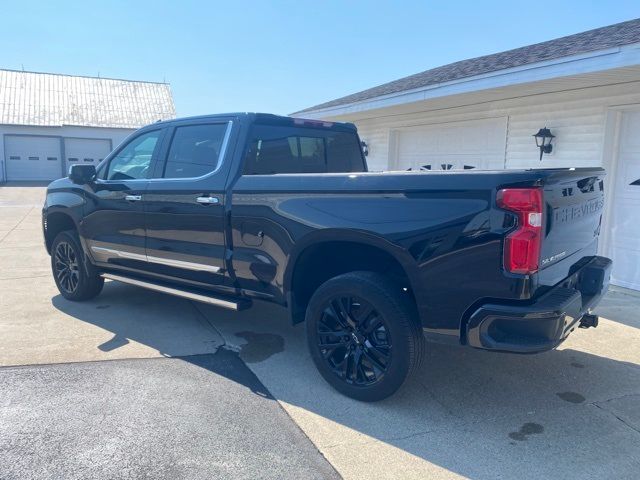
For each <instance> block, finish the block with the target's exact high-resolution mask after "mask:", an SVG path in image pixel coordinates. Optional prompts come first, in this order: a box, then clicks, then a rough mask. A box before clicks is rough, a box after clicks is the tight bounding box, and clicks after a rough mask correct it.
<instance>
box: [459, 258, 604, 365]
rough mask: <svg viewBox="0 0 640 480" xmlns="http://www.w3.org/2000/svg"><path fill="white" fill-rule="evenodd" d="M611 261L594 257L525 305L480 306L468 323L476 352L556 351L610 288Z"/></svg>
mask: <svg viewBox="0 0 640 480" xmlns="http://www.w3.org/2000/svg"><path fill="white" fill-rule="evenodd" d="M610 273H611V260H609V259H608V258H605V257H594V258H593V259H592V260H591V261H590V262H589V263H587V264H586V265H585V266H584V267H582V268H581V269H580V270H578V271H577V272H575V273H574V274H572V275H571V276H569V277H568V278H567V279H566V280H564V281H563V282H562V283H561V284H559V285H557V286H556V287H554V288H553V289H552V290H551V291H549V292H547V293H546V294H544V295H542V296H541V297H540V298H539V299H537V300H536V301H535V303H532V304H527V305H518V304H508V305H507V304H498V303H495V304H494V303H490V304H486V305H482V306H481V307H480V308H478V309H477V310H476V311H475V312H474V313H473V314H472V315H471V317H470V319H469V322H468V323H467V332H466V334H467V343H468V344H469V345H471V346H472V347H475V348H482V349H485V350H497V351H503V352H514V353H536V352H543V351H545V350H550V349H552V348H555V347H557V346H558V345H559V344H560V343H561V342H562V341H563V340H564V339H565V338H566V337H567V336H568V335H569V333H571V332H572V331H573V330H574V329H575V328H576V327H577V326H578V324H579V322H580V319H581V318H582V316H583V315H585V314H586V313H588V311H589V310H590V309H591V308H593V307H595V306H596V305H597V304H598V302H599V301H600V298H602V296H603V295H604V294H605V293H606V291H607V289H608V287H609V277H610Z"/></svg>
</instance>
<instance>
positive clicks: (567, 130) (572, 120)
mask: <svg viewBox="0 0 640 480" xmlns="http://www.w3.org/2000/svg"><path fill="white" fill-rule="evenodd" d="M631 104H638V108H640V82H633V83H627V84H624V85H622V86H620V85H617V86H603V87H594V88H587V89H581V90H572V91H568V92H560V93H547V94H540V95H532V96H528V97H522V98H514V99H509V100H501V101H494V102H489V103H481V104H475V105H469V106H464V107H456V108H450V109H440V110H438V111H428V110H426V109H425V111H421V112H417V113H409V114H394V112H393V109H387V110H383V111H378V112H375V113H373V112H372V113H371V116H372V118H354V117H350V116H345V117H334V118H333V119H335V120H343V121H352V122H354V123H355V124H356V125H357V127H358V131H359V133H360V136H361V137H362V139H363V140H365V141H366V142H367V144H368V146H369V157H368V158H367V161H368V163H369V167H370V169H371V170H387V169H390V168H392V167H393V158H390V154H389V153H390V139H392V138H393V137H394V135H393V132H394V131H395V130H400V129H402V128H405V127H410V126H416V125H438V124H441V125H442V124H447V123H449V122H462V121H467V120H475V119H483V118H500V117H506V120H507V122H506V124H507V127H506V133H505V149H504V166H505V167H506V168H523V167H524V168H531V167H578V166H598V165H604V166H605V167H607V166H608V164H607V160H608V159H605V158H604V147H605V130H606V125H607V118H608V113H609V112H610V110H611V108H612V107H617V106H621V105H631ZM365 115H367V113H366V112H365V113H360V114H359V116H365ZM373 115H376V116H375V117H373ZM544 126H547V127H549V128H550V129H551V131H552V132H553V134H554V135H556V139H555V140H554V151H553V153H552V154H551V155H545V156H544V157H543V160H542V162H540V161H539V160H538V158H539V151H538V150H537V149H536V147H535V144H534V139H533V137H532V135H533V134H534V133H535V132H537V131H538V129H539V128H541V127H544ZM390 162H391V163H390Z"/></svg>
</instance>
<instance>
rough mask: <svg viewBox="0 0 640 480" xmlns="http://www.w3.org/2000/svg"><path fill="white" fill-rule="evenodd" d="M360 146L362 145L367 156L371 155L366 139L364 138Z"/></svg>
mask: <svg viewBox="0 0 640 480" xmlns="http://www.w3.org/2000/svg"><path fill="white" fill-rule="evenodd" d="M360 146H361V147H362V154H363V155H364V156H365V157H367V156H369V145H367V142H365V141H364V140H362V141H361V142H360Z"/></svg>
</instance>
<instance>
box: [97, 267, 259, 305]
mask: <svg viewBox="0 0 640 480" xmlns="http://www.w3.org/2000/svg"><path fill="white" fill-rule="evenodd" d="M100 276H101V277H102V278H106V279H109V280H115V281H116V282H122V283H127V284H129V285H135V286H137V287H142V288H146V289H148V290H154V291H156V292H162V293H168V294H169V295H175V296H176V297H182V298H187V299H189V300H195V301H196V302H202V303H208V304H209V305H215V306H217V307H222V308H227V309H229V310H236V311H237V310H244V309H245V308H248V307H249V306H250V304H251V303H250V301H248V300H230V299H226V298H222V297H217V296H214V295H209V294H204V293H197V292H194V291H190V290H184V289H180V288H175V287H169V286H167V285H163V284H159V283H153V282H151V281H149V280H141V279H139V278H131V277H125V276H123V275H116V274H114V273H103V274H101V275H100Z"/></svg>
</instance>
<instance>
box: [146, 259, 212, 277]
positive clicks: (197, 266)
mask: <svg viewBox="0 0 640 480" xmlns="http://www.w3.org/2000/svg"><path fill="white" fill-rule="evenodd" d="M147 261H148V262H151V263H159V264H161V265H168V266H170V267H177V268H185V269H187V270H196V271H199V272H213V273H218V272H219V271H220V267H216V266H214V265H206V264H204V263H193V262H183V261H182V260H173V259H170V258H160V257H152V256H149V255H147Z"/></svg>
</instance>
